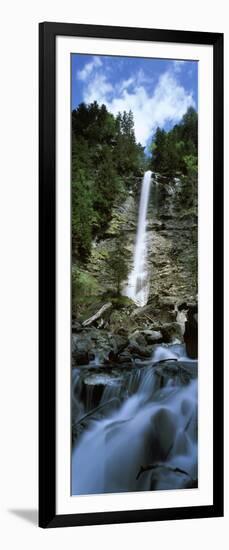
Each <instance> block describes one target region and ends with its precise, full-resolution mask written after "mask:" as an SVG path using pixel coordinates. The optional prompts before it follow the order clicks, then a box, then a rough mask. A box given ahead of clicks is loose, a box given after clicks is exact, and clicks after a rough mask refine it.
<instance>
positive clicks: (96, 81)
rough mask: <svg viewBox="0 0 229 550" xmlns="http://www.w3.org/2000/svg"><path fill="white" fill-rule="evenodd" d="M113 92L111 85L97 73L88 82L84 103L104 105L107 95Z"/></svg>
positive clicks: (104, 77) (103, 76)
mask: <svg viewBox="0 0 229 550" xmlns="http://www.w3.org/2000/svg"><path fill="white" fill-rule="evenodd" d="M113 90H114V88H113V86H112V84H110V82H108V80H107V78H106V76H105V75H104V74H101V73H99V72H96V74H95V76H94V77H93V78H92V79H90V80H89V81H88V84H87V86H86V89H85V93H84V101H85V102H86V103H93V101H97V102H98V103H106V104H107V100H108V97H109V94H110V93H111V92H112V91H113Z"/></svg>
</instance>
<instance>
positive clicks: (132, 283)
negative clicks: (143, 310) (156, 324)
mask: <svg viewBox="0 0 229 550" xmlns="http://www.w3.org/2000/svg"><path fill="white" fill-rule="evenodd" d="M151 177H152V172H151V171H150V170H148V171H147V172H145V174H144V178H143V180H142V188H141V197H140V204H139V212H138V228H137V236H136V243H135V248H134V258H133V269H132V271H131V273H130V274H129V277H128V283H127V286H126V288H125V290H124V293H125V294H126V296H128V297H129V298H131V299H132V300H133V301H134V302H135V303H136V304H137V305H138V306H144V305H145V304H146V303H147V299H148V296H149V284H148V273H147V235H146V228H147V211H148V204H149V196H150V186H151Z"/></svg>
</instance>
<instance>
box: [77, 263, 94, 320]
mask: <svg viewBox="0 0 229 550" xmlns="http://www.w3.org/2000/svg"><path fill="white" fill-rule="evenodd" d="M98 288H99V287H98V283H97V280H96V279H95V277H93V276H92V275H91V274H90V273H88V272H86V271H83V270H82V269H79V268H74V269H73V271H72V306H73V311H74V312H75V313H77V307H78V306H79V305H81V303H82V304H85V303H86V302H89V303H90V301H91V299H92V297H93V296H96V295H97V294H98Z"/></svg>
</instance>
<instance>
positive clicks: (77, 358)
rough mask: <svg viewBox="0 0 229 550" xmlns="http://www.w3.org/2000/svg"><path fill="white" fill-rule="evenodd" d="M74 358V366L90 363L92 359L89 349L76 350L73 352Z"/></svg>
mask: <svg viewBox="0 0 229 550" xmlns="http://www.w3.org/2000/svg"><path fill="white" fill-rule="evenodd" d="M72 359H73V366H75V365H79V366H82V365H88V363H89V361H90V359H89V353H88V352H87V351H74V353H72Z"/></svg>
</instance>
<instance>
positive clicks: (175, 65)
mask: <svg viewBox="0 0 229 550" xmlns="http://www.w3.org/2000/svg"><path fill="white" fill-rule="evenodd" d="M185 63H186V61H184V60H183V59H176V60H175V61H174V62H173V69H174V71H175V73H180V72H181V69H182V66H183V65H184V64H185Z"/></svg>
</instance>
